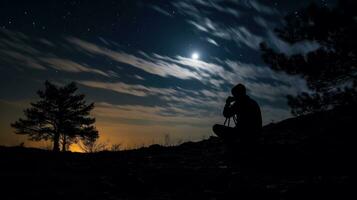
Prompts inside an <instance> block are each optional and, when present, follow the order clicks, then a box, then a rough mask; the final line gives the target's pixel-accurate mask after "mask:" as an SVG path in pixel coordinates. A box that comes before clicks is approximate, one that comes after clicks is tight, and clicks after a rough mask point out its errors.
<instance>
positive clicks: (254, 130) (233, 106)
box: [213, 84, 262, 146]
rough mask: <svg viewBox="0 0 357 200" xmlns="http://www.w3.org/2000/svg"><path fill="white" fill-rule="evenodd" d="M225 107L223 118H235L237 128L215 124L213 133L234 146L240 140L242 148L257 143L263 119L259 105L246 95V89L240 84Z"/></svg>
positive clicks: (234, 88)
mask: <svg viewBox="0 0 357 200" xmlns="http://www.w3.org/2000/svg"><path fill="white" fill-rule="evenodd" d="M231 92H232V95H233V97H231V96H229V97H228V98H227V100H226V105H225V106H224V110H223V116H224V117H226V118H233V121H234V123H235V127H228V126H225V125H219V124H215V125H214V126H213V132H214V133H215V134H216V135H217V136H218V137H220V138H222V139H223V140H224V141H225V142H226V143H228V144H232V143H234V144H235V143H236V142H237V141H238V140H239V143H240V146H241V145H243V146H245V145H248V146H249V145H253V144H256V143H257V140H258V136H259V134H260V132H261V129H262V117H261V112H260V108H259V105H258V104H257V102H256V101H254V100H253V99H251V98H250V97H249V96H248V95H247V94H246V88H245V86H244V85H242V84H238V85H236V86H235V87H233V88H232V90H231Z"/></svg>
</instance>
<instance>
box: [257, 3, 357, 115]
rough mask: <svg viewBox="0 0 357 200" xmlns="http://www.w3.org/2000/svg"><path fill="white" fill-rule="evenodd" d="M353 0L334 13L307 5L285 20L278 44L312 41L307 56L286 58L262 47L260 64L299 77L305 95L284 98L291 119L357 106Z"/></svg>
mask: <svg viewBox="0 0 357 200" xmlns="http://www.w3.org/2000/svg"><path fill="white" fill-rule="evenodd" d="M356 10H357V1H354V0H341V1H339V2H338V4H337V5H336V6H335V7H333V8H328V7H326V6H320V7H319V6H317V5H315V4H312V5H310V6H309V7H307V8H304V9H302V10H301V11H300V12H295V13H293V14H290V15H288V16H286V17H285V23H284V25H283V27H282V28H280V29H276V30H275V32H276V33H277V35H278V37H279V38H281V39H282V40H284V41H286V42H288V43H290V44H296V43H298V42H304V41H305V42H306V41H311V42H316V43H318V44H319V47H318V48H317V49H316V50H314V51H311V52H309V53H307V54H294V55H287V54H286V53H285V52H282V53H281V52H276V51H275V50H273V49H272V48H270V47H268V45H267V44H265V43H262V44H261V50H262V52H263V55H262V56H263V59H264V61H265V62H266V63H267V64H268V65H269V66H270V67H271V68H272V69H274V70H277V71H284V72H286V73H288V74H291V75H301V76H302V77H303V78H304V79H305V80H306V81H307V84H308V87H309V89H310V90H311V91H312V93H311V92H309V93H307V92H306V93H302V94H300V95H298V96H296V97H294V96H288V103H289V105H290V106H291V107H292V113H293V114H295V115H300V114H307V113H311V112H316V111H321V110H326V109H331V108H333V107H336V106H339V105H350V104H354V103H355V102H357V101H356V100H357V79H356V77H357V70H356V69H357V66H356V61H357V60H356V59H357V57H356V56H357V48H356V46H357V39H356V35H357V16H356Z"/></svg>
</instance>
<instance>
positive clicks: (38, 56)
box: [0, 29, 111, 77]
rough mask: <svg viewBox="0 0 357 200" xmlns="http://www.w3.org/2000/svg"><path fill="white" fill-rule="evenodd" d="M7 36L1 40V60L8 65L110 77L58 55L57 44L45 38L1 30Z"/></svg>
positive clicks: (0, 32)
mask: <svg viewBox="0 0 357 200" xmlns="http://www.w3.org/2000/svg"><path fill="white" fill-rule="evenodd" d="M0 34H3V35H5V37H3V38H2V39H0V47H1V49H0V55H1V56H0V60H2V61H4V62H5V63H7V64H8V65H10V66H11V65H15V66H18V67H25V68H32V69H38V70H47V69H48V68H53V69H56V70H59V71H63V72H70V73H81V72H84V73H94V74H98V75H101V76H106V77H110V76H111V75H109V74H108V73H106V72H104V71H103V70H100V69H96V68H94V67H91V66H89V65H86V64H81V63H79V62H78V61H75V60H73V59H68V58H66V59H65V58H61V56H58V55H56V54H57V51H56V50H58V49H56V50H53V49H51V48H52V47H55V44H54V43H53V42H51V41H49V40H47V39H45V38H31V37H29V36H27V35H25V34H23V33H20V32H16V31H9V30H6V29H5V30H0ZM37 43H41V44H45V45H46V46H47V47H48V48H45V49H43V48H40V47H37V46H38V45H37Z"/></svg>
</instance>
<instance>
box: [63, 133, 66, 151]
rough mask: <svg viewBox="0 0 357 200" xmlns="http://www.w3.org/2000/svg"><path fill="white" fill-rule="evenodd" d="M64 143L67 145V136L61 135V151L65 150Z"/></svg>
mask: <svg viewBox="0 0 357 200" xmlns="http://www.w3.org/2000/svg"><path fill="white" fill-rule="evenodd" d="M66 145H67V138H66V135H63V141H62V152H65V151H66Z"/></svg>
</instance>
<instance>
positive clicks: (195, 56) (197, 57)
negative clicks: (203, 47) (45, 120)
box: [191, 52, 200, 60]
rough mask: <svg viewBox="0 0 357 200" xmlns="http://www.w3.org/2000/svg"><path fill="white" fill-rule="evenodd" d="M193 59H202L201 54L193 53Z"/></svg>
mask: <svg viewBox="0 0 357 200" xmlns="http://www.w3.org/2000/svg"><path fill="white" fill-rule="evenodd" d="M191 58H192V59H193V60H198V59H199V58H200V54H199V53H197V52H193V53H192V56H191Z"/></svg>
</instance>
